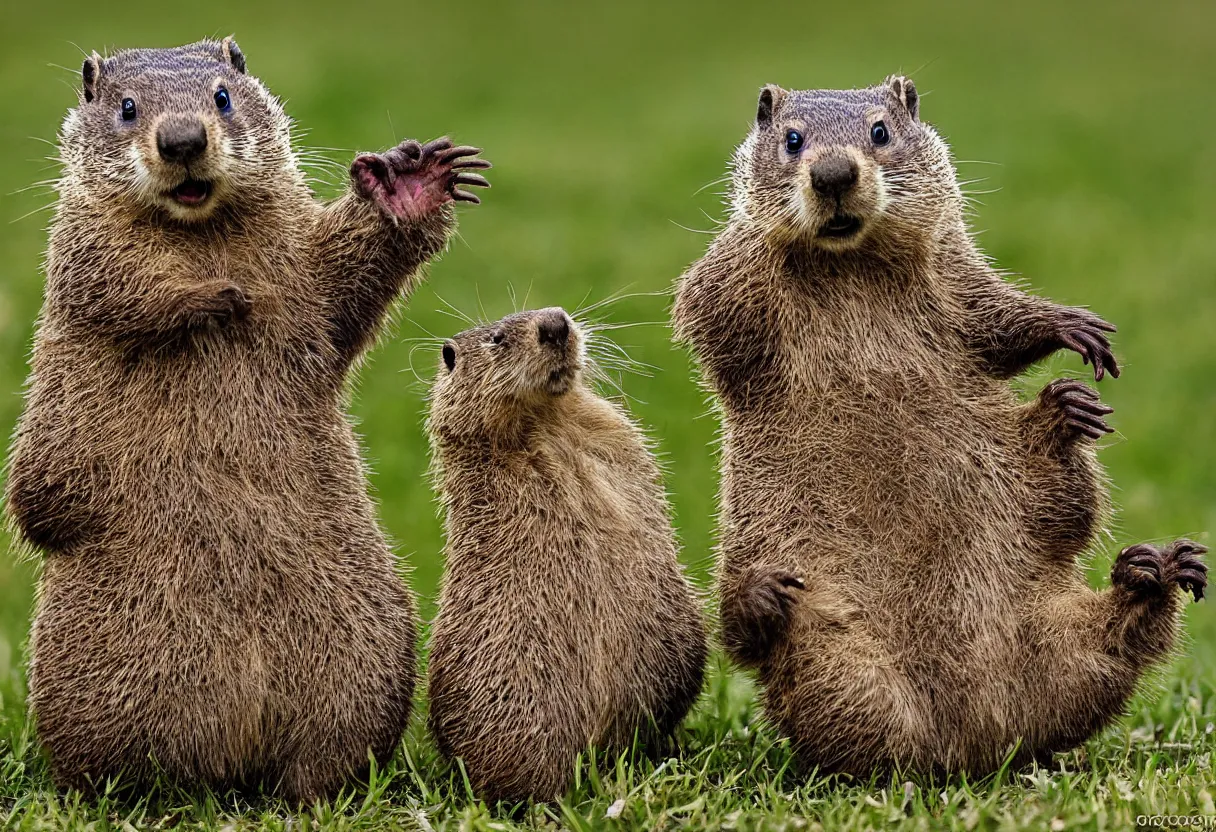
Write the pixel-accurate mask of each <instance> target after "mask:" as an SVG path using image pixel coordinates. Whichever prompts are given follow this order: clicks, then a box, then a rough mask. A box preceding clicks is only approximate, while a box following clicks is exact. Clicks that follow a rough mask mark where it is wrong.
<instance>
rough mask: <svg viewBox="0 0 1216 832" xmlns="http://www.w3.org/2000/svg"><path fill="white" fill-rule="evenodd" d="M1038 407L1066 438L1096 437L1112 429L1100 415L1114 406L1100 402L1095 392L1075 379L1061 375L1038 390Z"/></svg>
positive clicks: (1103, 414) (1105, 414)
mask: <svg viewBox="0 0 1216 832" xmlns="http://www.w3.org/2000/svg"><path fill="white" fill-rule="evenodd" d="M1039 406H1040V407H1042V408H1043V410H1044V411H1045V412H1047V413H1049V414H1051V415H1052V416H1053V417H1054V420H1055V422H1056V424H1057V427H1058V429H1059V430H1061V431H1062V432H1063V433H1064V434H1065V435H1067V436H1068V437H1069V438H1080V437H1082V436H1086V437H1088V438H1090V439H1100V438H1102V435H1103V434H1107V433H1111V432H1112V431H1113V430H1114V429H1113V428H1112V427H1111V426H1110V425H1108V424H1106V419H1105V418H1104V417H1106V416H1108V415H1110V414H1111V413H1114V412H1115V409H1114V408H1113V407H1108V406H1107V405H1104V404H1102V402H1101V401H1100V400H1099V399H1098V393H1097V391H1096V390H1094V389H1093V388H1092V387H1089V386H1088V385H1085V384H1082V383H1081V382H1079V381H1072V380H1071V379H1063V378H1061V379H1056V380H1055V381H1053V382H1051V383H1050V384H1048V385H1047V386H1046V387H1044V388H1043V390H1042V391H1041V392H1040V393H1039Z"/></svg>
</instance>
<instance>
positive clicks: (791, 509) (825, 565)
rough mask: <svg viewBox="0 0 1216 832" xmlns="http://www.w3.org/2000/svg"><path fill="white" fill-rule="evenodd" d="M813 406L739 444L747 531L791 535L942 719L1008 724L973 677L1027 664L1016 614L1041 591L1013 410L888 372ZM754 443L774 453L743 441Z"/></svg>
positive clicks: (811, 570)
mask: <svg viewBox="0 0 1216 832" xmlns="http://www.w3.org/2000/svg"><path fill="white" fill-rule="evenodd" d="M800 398H801V399H802V406H801V407H800V408H799V410H798V411H797V412H795V413H790V414H789V417H788V418H789V421H788V422H785V423H774V420H772V418H771V414H764V415H763V416H761V417H760V418H764V419H765V421H764V423H763V424H759V423H757V424H751V425H749V424H746V423H745V424H742V425H737V426H733V427H732V429H731V431H730V433H729V434H728V436H727V440H726V444H727V459H728V465H730V466H731V467H732V469H733V479H732V488H733V491H732V492H731V494H729V495H728V500H729V501H730V504H731V510H732V511H731V514H732V521H733V522H734V523H735V525H740V526H741V525H743V524H742V523H739V520H740V519H741V520H743V521H744V523H746V524H747V525H749V526H751V527H753V528H754V527H757V526H759V527H762V528H777V529H782V530H790V531H791V532H792V534H789V535H788V536H786V537H785V539H783V540H782V541H777V542H776V543H777V544H778V545H779V546H780V548H781V551H783V552H787V553H789V555H790V556H792V557H793V558H795V559H796V560H797V562H798V563H799V565H800V568H801V569H802V570H803V571H804V573H805V574H806V575H807V576H808V577H809V578H810V580H811V581H812V582H817V581H818V582H820V583H821V584H822V585H825V586H826V587H827V589H828V591H829V593H831V594H834V595H836V596H838V597H839V598H840V599H841V600H843V601H844V602H845V606H846V608H849V609H852V610H854V611H855V612H856V614H857V615H858V616H859V618H860V621H861V622H863V623H864V626H865V627H866V629H867V631H868V632H869V633H870V634H872V635H873V636H874V637H875V638H877V639H878V641H879V642H880V643H881V644H883V645H885V647H886V651H887V654H888V655H889V657H890V659H891V661H892V662H893V663H894V664H895V666H896V667H898V668H899V669H900V670H901V671H902V672H903V673H904V674H905V675H906V676H907V677H909V678H910V679H911V680H912V681H913V682H914V685H915V688H916V689H919V690H923V691H933V692H934V693H933V695H932V696H930V697H929V698H928V699H926V700H925V701H924V702H923V703H922V707H923V708H924V709H925V710H926V711H931V712H934V716H933V717H932V719H933V721H934V722H938V720H939V719H946V720H947V721H946V723H944V724H959V723H960V722H962V721H964V720H984V721H986V722H988V723H990V724H991V725H992V726H995V725H997V724H999V723H1000V722H1002V721H1003V717H1002V716H1001V715H999V714H991V713H988V712H986V711H984V709H982V708H981V709H979V710H978V711H977V710H972V706H974V705H975V704H976V703H980V702H985V703H991V702H1002V701H1009V700H1008V696H1007V695H1006V696H1004V697H1002V696H1000V695H994V693H993V692H992V691H990V690H988V689H987V688H988V687H989V686H990V685H991V684H996V683H997V682H993V681H991V680H986V679H983V678H977V675H976V674H974V673H968V672H967V669H968V668H975V667H991V666H994V662H996V663H1004V662H1014V661H1015V658H1016V656H1017V654H1018V650H1019V648H1018V644H1017V641H1016V638H1017V637H1016V631H1017V627H1016V616H1017V613H1016V610H1017V607H1018V605H1019V603H1020V599H1021V598H1023V597H1025V596H1024V593H1025V591H1026V588H1027V587H1028V586H1029V584H1030V582H1031V581H1033V579H1034V570H1032V569H1030V568H1029V566H1027V568H1026V569H1018V568H1017V567H1016V563H1017V562H1018V561H1020V560H1021V559H1023V558H1025V557H1026V550H1027V547H1026V545H1025V531H1024V519H1023V516H1022V514H1021V512H1020V511H1019V509H1018V507H1019V506H1022V505H1025V503H1026V500H1025V497H1024V496H1022V494H1023V489H1024V488H1026V484H1025V482H1024V478H1023V474H1022V471H1023V470H1024V461H1023V456H1022V455H1021V454H1022V451H1021V449H1020V447H1019V446H1018V444H1017V438H1016V437H1017V429H1016V425H1015V424H1014V413H1015V411H1014V407H1015V404H1014V402H1013V401H1012V400H1011V399H1008V398H1006V397H1004V396H1002V395H999V394H987V393H985V392H984V391H982V390H979V391H975V390H973V391H970V392H969V393H968V394H966V395H963V394H960V393H959V392H956V389H955V388H950V387H945V386H942V385H940V384H929V383H927V382H926V380H925V379H923V378H921V377H918V376H916V375H908V376H902V377H901V376H898V375H888V376H885V377H878V376H876V375H875V374H874V373H870V374H868V375H866V376H864V377H862V376H860V375H859V376H858V377H855V378H852V379H847V380H845V383H841V384H832V385H821V386H819V387H818V388H817V389H814V390H808V391H806V392H805V393H803V394H802V395H801V396H800ZM740 430H742V431H744V432H745V433H746V434H748V435H751V436H754V435H755V432H757V431H761V430H762V431H764V432H765V433H767V434H769V435H771V436H772V437H773V441H771V442H766V443H763V444H761V443H757V442H755V441H747V442H741V441H737V440H736V438H735V436H734V434H736V433H737V432H738V431H740ZM777 437H780V440H779V441H778V440H777ZM745 450H746V452H745V453H744V451H745ZM734 495H738V496H737V497H736V496H734ZM783 534H784V531H783ZM1011 575H1013V576H1018V575H1022V576H1025V577H1024V580H1021V581H1019V580H1018V579H1017V578H1016V577H1015V578H1014V579H1013V580H1010V576H1011ZM918 598H932V599H933V603H932V604H922V603H916V600H915V599H918ZM1006 693H1007V692H1006ZM981 711H984V712H981ZM989 735H991V734H989Z"/></svg>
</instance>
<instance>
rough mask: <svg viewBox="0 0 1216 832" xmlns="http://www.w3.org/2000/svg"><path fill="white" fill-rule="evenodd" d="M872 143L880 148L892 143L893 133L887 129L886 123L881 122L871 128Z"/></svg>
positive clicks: (875, 123)
mask: <svg viewBox="0 0 1216 832" xmlns="http://www.w3.org/2000/svg"><path fill="white" fill-rule="evenodd" d="M870 141H872V142H874V144H876V145H878V146H879V147H882V146H883V145H884V144H886V143H887V142H889V141H891V131H890V130H888V129H887V125H886V124H885V123H883V122H881V121H876V122H874V126H873V127H871V128H870Z"/></svg>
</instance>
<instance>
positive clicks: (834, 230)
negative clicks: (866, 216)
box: [818, 214, 861, 240]
mask: <svg viewBox="0 0 1216 832" xmlns="http://www.w3.org/2000/svg"><path fill="white" fill-rule="evenodd" d="M860 230H861V220H860V219H858V218H857V217H852V216H849V215H848V214H836V215H834V216H833V217H832V218H831V219H830V220H828V221H827V222H825V223H824V224H823V225H822V226H820V227H819V231H818V236H820V237H832V238H834V239H837V240H843V239H847V238H849V237H852V236H853V235H854V234H856V233H857V232H858V231H860Z"/></svg>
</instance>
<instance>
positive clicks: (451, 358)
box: [443, 344, 456, 373]
mask: <svg viewBox="0 0 1216 832" xmlns="http://www.w3.org/2000/svg"><path fill="white" fill-rule="evenodd" d="M443 365H444V366H445V367H447V368H448V372H449V373H450V372H452V370H455V369H456V348H455V347H453V346H452V345H451V344H444V345H443Z"/></svg>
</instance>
